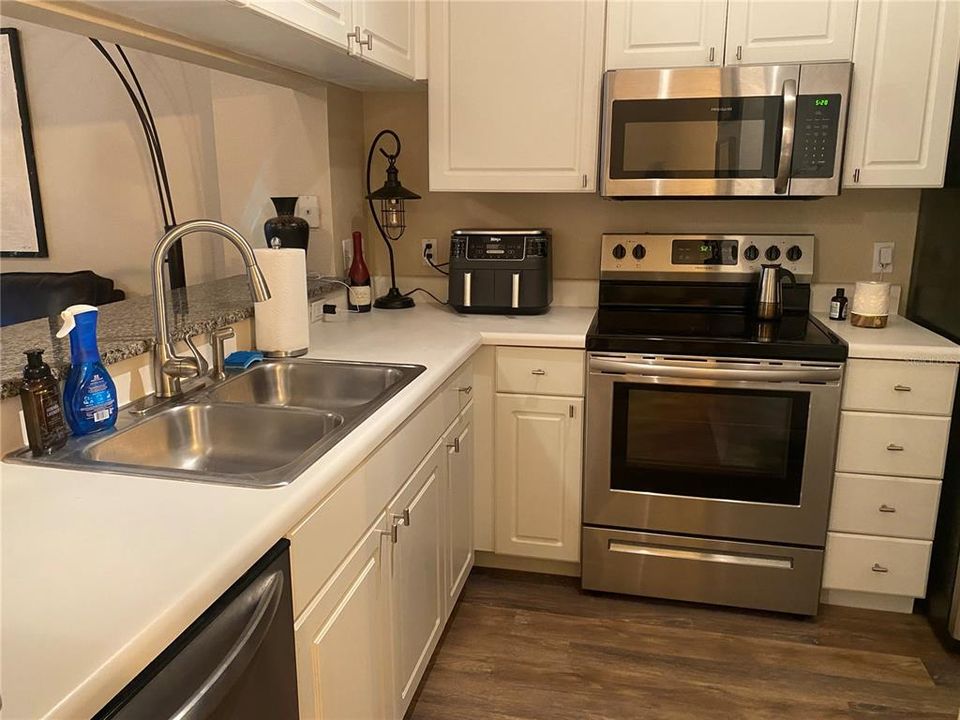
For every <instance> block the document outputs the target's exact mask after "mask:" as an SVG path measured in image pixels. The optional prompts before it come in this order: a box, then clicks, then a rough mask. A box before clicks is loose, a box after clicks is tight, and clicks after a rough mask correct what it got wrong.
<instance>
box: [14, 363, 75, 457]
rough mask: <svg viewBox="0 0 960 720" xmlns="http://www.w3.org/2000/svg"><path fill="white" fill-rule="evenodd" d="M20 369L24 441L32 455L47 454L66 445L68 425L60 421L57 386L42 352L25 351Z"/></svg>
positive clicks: (61, 414) (60, 406)
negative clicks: (21, 375)
mask: <svg viewBox="0 0 960 720" xmlns="http://www.w3.org/2000/svg"><path fill="white" fill-rule="evenodd" d="M25 352H26V356H27V365H26V367H24V368H23V386H22V387H21V388H20V404H21V405H22V406H23V420H24V424H25V425H26V426H27V442H28V443H29V445H30V450H31V451H32V452H33V454H34V456H39V455H48V454H49V453H52V452H53V451H54V450H59V449H60V448H62V447H63V446H64V445H65V444H66V442H67V424H66V421H65V420H64V418H63V401H62V400H61V398H60V385H59V383H57V381H56V379H55V378H54V377H53V373H51V372H50V366H49V365H47V364H46V363H45V362H44V361H43V350H41V349H39V348H37V349H35V350H27V351H25Z"/></svg>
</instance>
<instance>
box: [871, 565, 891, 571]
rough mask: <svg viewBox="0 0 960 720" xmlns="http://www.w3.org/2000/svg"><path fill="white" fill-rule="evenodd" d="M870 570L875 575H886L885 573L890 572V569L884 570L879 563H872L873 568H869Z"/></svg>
mask: <svg viewBox="0 0 960 720" xmlns="http://www.w3.org/2000/svg"><path fill="white" fill-rule="evenodd" d="M870 569H871V570H872V571H873V572H875V573H886V572H890V569H889V568H885V567H884V566H883V565H881V564H880V563H874V564H873V567H872V568H870Z"/></svg>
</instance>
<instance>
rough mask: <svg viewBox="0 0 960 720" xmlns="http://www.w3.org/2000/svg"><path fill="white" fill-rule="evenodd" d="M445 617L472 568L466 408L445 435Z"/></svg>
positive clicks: (470, 443)
mask: <svg viewBox="0 0 960 720" xmlns="http://www.w3.org/2000/svg"><path fill="white" fill-rule="evenodd" d="M444 446H445V447H446V450H447V473H446V481H447V482H446V492H445V493H444V497H445V505H446V507H445V508H444V518H445V524H446V553H445V556H446V568H445V578H446V598H445V603H446V607H445V609H446V612H445V614H446V616H448V617H449V615H450V613H451V612H452V611H453V606H454V605H456V603H457V598H458V597H460V591H461V590H463V586H464V584H465V583H466V582H467V577H468V576H469V575H470V570H471V569H472V568H473V477H474V468H473V462H474V432H473V407H472V406H471V407H468V408H467V409H466V410H464V412H463V414H462V415H461V416H460V417H459V418H458V419H457V422H456V423H454V425H453V427H451V428H450V429H449V430H448V431H447V434H446V436H445V437H444Z"/></svg>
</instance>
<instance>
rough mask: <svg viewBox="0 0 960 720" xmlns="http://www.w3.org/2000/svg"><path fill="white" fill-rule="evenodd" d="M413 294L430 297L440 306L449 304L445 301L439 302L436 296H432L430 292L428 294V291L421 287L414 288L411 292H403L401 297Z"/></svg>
mask: <svg viewBox="0 0 960 720" xmlns="http://www.w3.org/2000/svg"><path fill="white" fill-rule="evenodd" d="M415 292H422V293H426V294H427V295H429V296H430V297H432V298H433V299H434V300H436V301H437V302H438V303H440V304H441V305H449V303H448V302H447V301H446V300H441V299H440V298H438V297H437V296H436V295H434V294H433V293H432V292H430V291H429V290H427V289H426V288H422V287H415V288H414V289H413V290H411V291H410V292H405V293H403V296H404V297H407V296H408V295H413V294H414V293H415Z"/></svg>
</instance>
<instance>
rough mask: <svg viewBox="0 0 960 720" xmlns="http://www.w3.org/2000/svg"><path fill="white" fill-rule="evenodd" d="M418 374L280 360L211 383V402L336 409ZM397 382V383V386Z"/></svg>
mask: <svg viewBox="0 0 960 720" xmlns="http://www.w3.org/2000/svg"><path fill="white" fill-rule="evenodd" d="M419 374H420V368H419V366H413V365H373V364H368V363H350V362H334V361H329V360H284V361H276V362H266V363H261V364H259V365H255V366H254V367H252V368H250V369H249V370H248V371H247V372H244V373H242V374H240V375H238V376H237V377H235V378H232V379H230V380H227V381H226V382H225V383H223V384H221V385H217V386H214V387H213V388H211V389H210V390H209V391H208V393H207V397H208V398H209V399H210V400H211V401H212V402H218V403H220V402H223V403H246V404H256V405H275V406H282V407H300V408H312V409H315V410H328V411H334V412H337V411H340V410H343V409H347V408H356V407H359V406H362V405H366V404H368V403H370V402H373V401H374V400H377V399H378V398H379V397H380V396H381V395H383V394H384V393H387V392H389V391H390V390H391V388H394V387H396V386H398V384H400V383H403V384H404V385H405V384H406V383H405V382H403V381H404V380H407V382H409V380H408V379H407V378H410V379H412V378H413V377H416V376H417V375H419ZM400 387H402V385H400Z"/></svg>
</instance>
